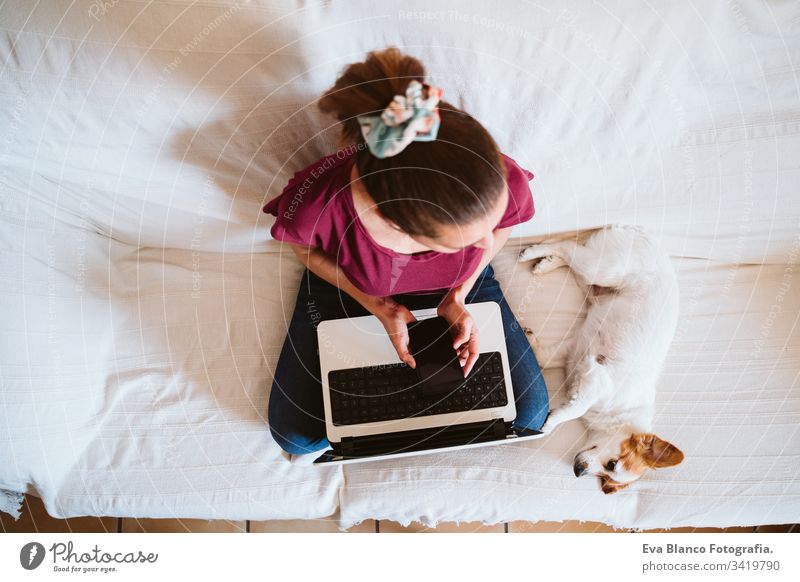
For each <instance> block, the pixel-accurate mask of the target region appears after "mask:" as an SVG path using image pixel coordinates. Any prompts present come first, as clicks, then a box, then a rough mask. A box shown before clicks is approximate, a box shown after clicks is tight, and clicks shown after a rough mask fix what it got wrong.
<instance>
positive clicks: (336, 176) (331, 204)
mask: <svg viewBox="0 0 800 582" xmlns="http://www.w3.org/2000/svg"><path fill="white" fill-rule="evenodd" d="M351 160H352V153H351V152H349V151H348V150H347V149H344V150H338V151H336V152H334V153H332V154H328V155H325V156H322V157H321V158H319V159H317V160H315V161H314V162H312V163H311V164H308V165H307V166H306V167H304V168H302V169H301V170H298V171H297V172H295V173H294V175H293V176H292V178H291V179H290V180H289V181H288V183H287V184H286V186H285V187H284V188H283V190H282V191H281V193H280V194H278V195H277V196H276V197H275V198H273V199H272V200H270V201H269V202H267V203H266V204H265V205H264V207H263V208H262V210H263V212H265V213H267V214H272V215H273V216H274V217H275V224H274V225H273V226H272V228H271V230H270V232H271V234H272V236H273V238H275V239H277V240H283V241H286V242H293V243H297V244H304V245H311V246H319V242H320V240H321V237H322V238H324V237H325V236H326V234H325V233H326V231H327V230H329V228H328V227H329V226H330V225H328V223H329V222H330V221H331V220H334V219H335V217H336V216H337V215H338V214H339V212H337V208H340V207H341V205H342V203H343V200H342V197H341V196H338V194H339V193H340V192H341V191H342V190H343V189H344V188H345V187H346V186H347V184H349V182H350V175H349V168H350V164H348V163H347V162H348V161H351Z"/></svg>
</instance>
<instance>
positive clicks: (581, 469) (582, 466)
mask: <svg viewBox="0 0 800 582" xmlns="http://www.w3.org/2000/svg"><path fill="white" fill-rule="evenodd" d="M588 468H589V465H587V464H586V463H583V462H581V461H575V464H574V465H572V470H573V471H574V472H575V476H576V477H583V476H584V475H586V470H587V469H588Z"/></svg>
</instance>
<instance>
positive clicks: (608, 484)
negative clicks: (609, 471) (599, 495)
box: [600, 475, 630, 495]
mask: <svg viewBox="0 0 800 582" xmlns="http://www.w3.org/2000/svg"><path fill="white" fill-rule="evenodd" d="M628 485H630V483H619V482H617V481H614V480H613V479H612V478H611V477H608V476H606V475H600V488H601V489H602V490H603V493H605V494H606V495H610V494H611V493H616V492H617V491H619V490H620V489H625V487H627V486H628Z"/></svg>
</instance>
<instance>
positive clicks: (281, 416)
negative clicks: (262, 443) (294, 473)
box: [267, 382, 329, 455]
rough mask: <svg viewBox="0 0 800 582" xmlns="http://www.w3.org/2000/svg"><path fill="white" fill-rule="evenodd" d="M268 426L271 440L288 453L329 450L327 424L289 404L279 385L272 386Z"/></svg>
mask: <svg viewBox="0 0 800 582" xmlns="http://www.w3.org/2000/svg"><path fill="white" fill-rule="evenodd" d="M267 423H268V424H269V430H270V433H271V434H272V438H273V439H275V442H277V443H278V445H280V447H281V448H282V449H283V450H284V451H286V452H287V453H291V454H293V455H302V454H305V453H313V452H314V451H318V450H320V449H324V448H325V447H327V446H329V443H328V439H327V436H326V434H325V423H324V420H322V419H315V418H312V417H311V416H309V415H308V414H307V413H305V412H304V411H302V410H300V409H299V408H298V404H297V403H291V402H289V401H288V398H287V396H286V395H285V394H284V393H283V392H282V390H281V388H280V386H279V385H278V382H273V385H272V390H271V391H270V395H269V404H268V405H267Z"/></svg>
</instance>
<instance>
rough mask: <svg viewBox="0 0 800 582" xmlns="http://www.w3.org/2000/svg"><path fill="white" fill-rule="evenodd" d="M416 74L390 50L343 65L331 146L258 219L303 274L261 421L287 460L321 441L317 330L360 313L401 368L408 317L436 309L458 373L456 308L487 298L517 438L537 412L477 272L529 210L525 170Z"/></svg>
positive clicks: (489, 280) (530, 378)
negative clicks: (506, 369)
mask: <svg viewBox="0 0 800 582" xmlns="http://www.w3.org/2000/svg"><path fill="white" fill-rule="evenodd" d="M424 77H425V69H424V67H423V65H422V64H421V63H420V62H419V61H418V60H417V59H415V58H412V57H409V56H407V55H403V54H402V53H400V51H398V50H397V49H395V48H389V49H386V50H384V51H377V52H371V53H369V54H368V55H367V59H366V60H365V61H364V62H360V63H354V64H351V65H350V66H348V67H347V68H346V69H345V71H344V73H343V74H342V75H341V76H340V77H339V78H338V79H337V81H336V83H335V85H334V86H333V87H332V88H331V89H329V90H328V91H327V92H326V93H325V94H324V95H323V97H322V98H321V99H320V102H319V107H320V109H321V110H322V111H323V112H326V113H333V114H335V115H336V116H337V118H338V119H339V121H340V122H341V123H342V143H343V144H345V146H344V147H343V148H342V149H340V150H339V151H337V152H336V153H335V154H332V155H329V156H325V157H323V158H322V159H320V160H318V161H317V162H315V163H313V164H311V165H310V166H308V167H307V168H305V169H304V170H302V171H300V172H297V173H296V174H295V175H294V177H293V178H292V179H291V180H290V181H289V184H288V185H287V186H286V188H285V189H284V190H283V192H282V193H281V194H280V195H279V196H278V197H277V198H275V199H273V200H271V201H270V202H269V203H268V204H267V205H266V206H265V207H264V211H265V212H267V213H270V214H273V215H274V216H275V217H276V221H275V224H274V226H273V227H272V229H271V233H272V236H273V237H274V238H275V239H277V240H281V241H284V242H285V243H287V244H289V245H290V246H291V248H292V250H293V251H294V252H295V254H296V255H297V257H298V258H299V259H300V261H302V262H303V264H304V265H305V266H306V270H305V272H304V274H303V278H302V281H301V285H300V290H299V293H298V295H297V303H296V305H295V309H294V313H293V315H292V320H291V322H290V324H289V329H288V333H287V337H286V341H285V342H284V345H283V349H282V351H281V354H280V358H279V360H278V364H277V368H276V370H275V375H274V379H273V384H272V391H271V393H270V398H269V413H268V417H269V426H270V430H271V432H272V435H273V437H274V438H275V440H276V441H277V442H278V444H279V445H280V446H281V447H282V448H283V449H284V450H285V451H287V452H289V453H292V454H303V453H309V452H313V451H317V450H320V449H323V448H326V447H328V446H329V444H328V441H327V438H326V434H325V419H324V414H323V401H322V390H321V385H320V377H319V376H320V371H319V356H318V352H317V336H316V325H317V324H318V323H319V322H320V321H323V320H327V319H340V318H344V317H357V316H361V315H369V314H372V315H374V316H375V317H377V318H378V319H379V320H380V321H381V323H382V324H383V327H384V328H385V329H386V332H387V333H388V334H389V337H390V338H391V341H392V344H393V345H394V347H395V349H396V350H397V355H398V357H399V359H400V360H402V361H404V362H406V363H407V364H408V365H409V366H411V367H414V366H415V362H414V358H413V357H412V355H411V354H410V353H409V350H408V328H407V324H408V323H409V322H412V321H414V319H415V318H414V316H413V315H412V314H411V312H410V311H411V310H415V309H423V308H432V307H436V308H437V312H438V314H439V315H441V316H442V317H444V318H445V319H446V320H447V321H448V322H449V323H450V325H451V331H452V333H453V346H454V348H455V349H456V350H457V352H458V355H459V359H460V362H461V365H462V367H463V372H464V375H465V376H466V375H467V374H469V372H470V370H471V369H472V366H473V365H474V364H475V361H476V360H477V358H478V355H479V349H480V339H479V334H478V330H477V329H476V328H475V325H474V322H473V320H472V317H471V316H470V314H469V312H468V311H467V309H466V308H465V304H467V303H472V302H481V301H495V302H497V303H499V305H500V308H501V312H502V316H503V326H504V328H505V332H506V344H507V348H508V357H509V366H510V368H511V378H512V384H513V388H514V395H515V403H516V407H517V417H516V420H515V421H514V427H515V428H516V429H518V430H520V431H525V430H538V429H539V428H540V427H541V426H542V424H544V421H545V418H546V417H547V413H548V405H547V404H548V399H547V388H546V386H545V383H544V379H543V378H542V374H541V370H540V368H539V364H538V363H537V361H536V357H535V356H534V353H533V351H532V350H531V347H530V345H529V343H528V341H527V338H526V337H525V333H524V331H523V330H522V329H521V328H520V325H519V323H517V321H516V318H515V317H514V314H513V313H512V312H511V309H510V308H509V306H508V304H507V303H506V301H505V299H504V297H503V293H502V291H501V290H500V286H499V284H498V282H497V281H496V280H495V279H494V271H493V270H492V267H491V266H490V265H489V262H490V261H491V259H492V258H493V257H494V256H495V255H496V254H497V252H498V251H499V250H500V249H501V248H502V246H503V245H504V244H505V243H506V241H507V240H508V236H509V233H510V231H511V227H512V226H513V225H514V224H519V223H521V222H525V221H527V220H529V219H530V218H531V217H532V216H533V213H534V208H533V200H532V197H531V192H530V189H529V187H528V181H529V180H531V179H532V178H533V174H531V173H530V172H529V171H527V170H524V169H522V168H520V167H519V166H518V165H517V164H516V163H515V162H514V160H512V159H511V158H509V157H507V156H505V155H503V154H501V153H500V151H499V150H498V147H497V144H496V143H495V141H494V140H493V139H492V137H491V136H490V135H489V133H488V132H487V131H486V129H485V128H484V127H483V126H482V125H481V124H480V123H478V122H477V121H476V120H475V119H474V118H472V117H471V116H470V115H469V114H467V113H465V112H464V111H461V110H460V109H458V108H456V107H454V106H452V105H450V104H449V103H446V102H444V101H441V100H440V98H441V89H437V88H433V87H430V86H428V85H426V84H424Z"/></svg>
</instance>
